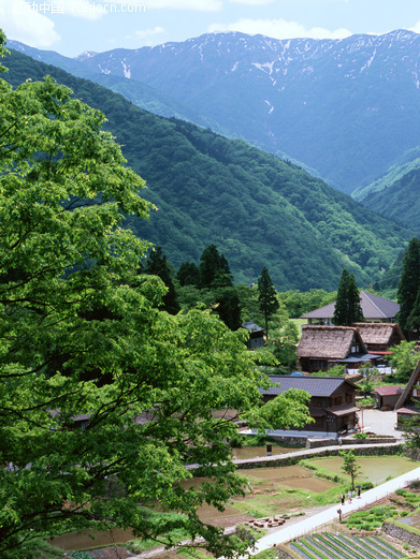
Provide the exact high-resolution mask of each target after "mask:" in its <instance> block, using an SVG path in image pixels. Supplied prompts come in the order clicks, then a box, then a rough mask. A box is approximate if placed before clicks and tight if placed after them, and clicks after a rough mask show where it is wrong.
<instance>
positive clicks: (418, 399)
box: [395, 363, 420, 427]
mask: <svg viewBox="0 0 420 559" xmlns="http://www.w3.org/2000/svg"><path fill="white" fill-rule="evenodd" d="M418 406H420V363H419V364H418V365H417V367H416V368H415V369H414V371H413V374H412V375H411V377H410V380H409V381H408V383H407V386H406V387H405V390H404V392H403V393H402V394H401V396H400V398H399V399H398V401H397V403H396V405H395V409H396V412H397V425H398V427H401V424H402V422H403V420H404V419H405V418H410V417H412V416H413V415H417V414H419V413H420V407H418Z"/></svg>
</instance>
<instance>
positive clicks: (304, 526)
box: [251, 468, 420, 555]
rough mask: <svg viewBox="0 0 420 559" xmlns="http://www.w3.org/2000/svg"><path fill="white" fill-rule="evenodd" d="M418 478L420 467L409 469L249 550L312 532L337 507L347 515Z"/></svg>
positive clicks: (326, 521) (334, 516)
mask: <svg viewBox="0 0 420 559" xmlns="http://www.w3.org/2000/svg"><path fill="white" fill-rule="evenodd" d="M418 479H420V468H416V469H415V470H411V471H410V472H407V473H406V474H403V475H401V476H399V477H397V478H395V479H391V480H390V481H387V482H385V483H382V484H381V485H378V486H377V487H374V488H373V489H369V490H368V491H366V492H364V493H362V495H361V497H360V499H358V498H355V499H353V500H352V503H348V502H346V503H345V504H344V505H341V503H337V504H336V505H331V507H330V508H328V509H327V510H324V511H323V512H320V513H319V514H315V515H314V516H311V517H310V518H306V519H304V520H302V521H300V522H297V523H296V524H294V525H293V526H289V527H287V526H286V527H284V528H279V530H277V531H276V532H274V533H272V534H270V535H269V536H265V537H263V538H261V539H260V540H258V542H257V543H256V548H255V550H253V551H252V552H251V554H252V555H255V554H256V553H259V552H260V551H264V550H265V549H269V548H270V547H273V545H275V544H281V543H287V542H289V541H291V540H294V539H296V538H300V537H302V536H304V535H305V534H308V533H310V532H313V531H314V530H317V529H319V528H321V527H322V526H324V525H326V524H329V523H330V522H332V521H333V520H335V519H337V518H338V514H337V510H338V509H341V510H342V514H343V516H344V515H348V514H350V513H353V512H356V511H357V510H359V509H362V508H364V507H365V506H366V505H371V504H373V503H375V502H376V501H379V500H380V499H382V498H384V497H386V496H387V495H390V494H391V493H394V491H396V490H397V489H402V488H404V487H406V486H407V485H409V484H410V483H412V482H413V481H415V480H418Z"/></svg>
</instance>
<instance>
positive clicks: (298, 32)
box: [208, 19, 352, 39]
mask: <svg viewBox="0 0 420 559" xmlns="http://www.w3.org/2000/svg"><path fill="white" fill-rule="evenodd" d="M208 30H209V32H210V33H215V32H219V31H240V32H242V33H246V34H247V35H266V36H267V37H273V38H275V39H297V38H305V39H308V38H310V39H344V38H345V37H349V36H350V35H352V33H351V31H349V30H348V29H335V30H334V31H330V30H329V29H325V28H323V27H311V28H310V29H306V28H305V27H304V26H303V25H301V24H300V23H297V22H295V21H285V20H284V19H239V20H238V21H236V22H234V23H230V24H218V23H214V24H212V25H210V26H209V28H208Z"/></svg>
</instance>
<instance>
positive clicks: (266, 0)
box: [229, 0, 274, 6]
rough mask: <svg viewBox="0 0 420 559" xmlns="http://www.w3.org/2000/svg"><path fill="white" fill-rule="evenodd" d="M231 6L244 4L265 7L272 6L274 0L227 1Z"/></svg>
mask: <svg viewBox="0 0 420 559" xmlns="http://www.w3.org/2000/svg"><path fill="white" fill-rule="evenodd" d="M229 2H232V4H245V5H247V6H266V5H267V4H274V0H229Z"/></svg>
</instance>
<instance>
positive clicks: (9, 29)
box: [0, 0, 60, 48]
mask: <svg viewBox="0 0 420 559" xmlns="http://www.w3.org/2000/svg"><path fill="white" fill-rule="evenodd" d="M0 22H1V28H2V29H3V31H4V32H5V33H6V36H7V38H8V39H14V40H16V41H21V42H22V43H25V44H27V45H30V46H32V47H40V48H44V47H50V46H51V45H53V44H54V43H57V42H58V41H59V40H60V35H59V34H58V33H57V31H56V30H55V28H54V22H53V21H51V19H49V18H48V17H47V16H46V15H44V14H43V13H40V12H39V11H36V10H34V9H32V6H31V4H30V3H29V2H25V1H24V0H13V1H12V2H11V1H10V0H0Z"/></svg>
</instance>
